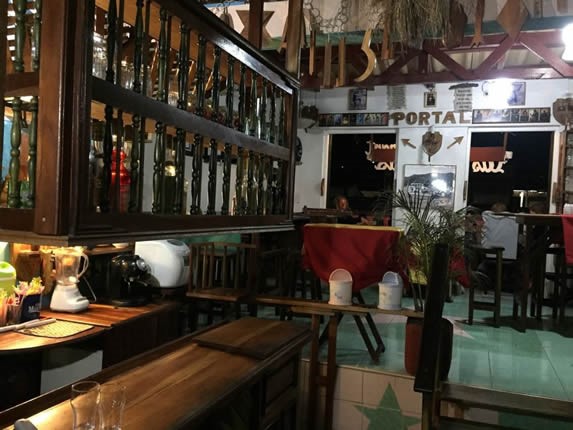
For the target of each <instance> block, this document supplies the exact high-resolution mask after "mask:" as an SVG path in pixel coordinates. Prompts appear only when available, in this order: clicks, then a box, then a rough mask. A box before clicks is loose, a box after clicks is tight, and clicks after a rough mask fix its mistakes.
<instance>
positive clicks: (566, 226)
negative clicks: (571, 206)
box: [561, 215, 573, 265]
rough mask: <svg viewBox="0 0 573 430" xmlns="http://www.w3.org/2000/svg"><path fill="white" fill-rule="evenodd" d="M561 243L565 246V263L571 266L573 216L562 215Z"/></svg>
mask: <svg viewBox="0 0 573 430" xmlns="http://www.w3.org/2000/svg"><path fill="white" fill-rule="evenodd" d="M561 222H562V223H563V242H564V244H565V261H566V262H567V264H568V265H569V264H573V215H562V216H561Z"/></svg>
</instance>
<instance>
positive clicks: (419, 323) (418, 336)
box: [404, 318, 454, 381]
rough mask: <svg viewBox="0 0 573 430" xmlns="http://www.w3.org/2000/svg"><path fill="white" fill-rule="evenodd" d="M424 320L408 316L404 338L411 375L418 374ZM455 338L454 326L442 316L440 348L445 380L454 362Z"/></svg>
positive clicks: (443, 378)
mask: <svg viewBox="0 0 573 430" xmlns="http://www.w3.org/2000/svg"><path fill="white" fill-rule="evenodd" d="M423 328H424V320H423V319H421V318H408V320H407V321H406V336H405V338H404V341H405V346H404V367H405V368H406V372H407V373H408V374H409V375H412V376H416V372H417V371H418V364H419V361H420V349H421V347H422V331H423ZM453 339H454V326H453V325H452V323H451V322H450V321H448V320H447V319H444V318H442V346H441V348H440V351H441V354H442V361H441V363H440V380H442V381H443V380H445V379H446V378H447V377H448V373H449V372H450V365H451V364H452V347H453Z"/></svg>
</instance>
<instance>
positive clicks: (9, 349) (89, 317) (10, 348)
mask: <svg viewBox="0 0 573 430" xmlns="http://www.w3.org/2000/svg"><path fill="white" fill-rule="evenodd" d="M174 306H177V305H176V304H174V303H162V304H149V305H146V306H141V307H137V308H117V307H114V306H110V305H100V304H90V306H89V308H88V309H87V310H86V311H84V312H80V313H75V314H74V313H65V312H52V311H47V310H46V311H44V310H42V311H41V312H40V316H41V317H42V318H55V319H56V320H61V321H71V322H78V323H84V324H90V325H92V326H93V327H92V328H90V329H89V330H86V331H83V332H81V333H78V334H76V335H73V336H67V337H62V338H50V337H41V336H31V335H27V334H23V333H18V332H15V331H11V332H5V333H0V355H6V354H14V353H22V352H29V351H32V350H39V349H42V348H50V347H53V346H60V345H64V344H70V343H74V342H78V341H81V340H85V339H88V338H89V337H94V336H97V335H99V334H102V333H103V332H105V331H106V330H108V329H109V328H111V327H113V326H117V325H119V324H122V323H125V322H127V321H133V320H134V319H136V318H140V317H142V316H144V315H149V314H152V313H154V312H158V311H161V310H164V309H165V308H166V307H174Z"/></svg>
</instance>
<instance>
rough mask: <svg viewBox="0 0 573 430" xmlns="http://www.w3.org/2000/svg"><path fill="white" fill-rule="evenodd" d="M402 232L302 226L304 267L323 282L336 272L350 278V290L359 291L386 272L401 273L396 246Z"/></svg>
mask: <svg viewBox="0 0 573 430" xmlns="http://www.w3.org/2000/svg"><path fill="white" fill-rule="evenodd" d="M401 232H402V230H401V229H399V228H396V227H376V226H363V225H343V224H307V225H305V226H304V260H303V264H305V266H306V267H308V268H310V269H312V271H313V272H314V273H315V274H316V275H317V276H318V277H319V278H320V279H322V280H324V281H328V278H329V276H330V274H331V273H332V271H333V270H335V269H346V270H348V271H349V272H350V273H351V274H352V279H353V280H354V283H353V285H352V289H353V290H354V291H359V290H361V289H362V288H364V287H367V286H369V285H371V284H374V283H376V282H379V281H381V280H382V276H384V273H386V272H387V271H389V270H392V271H395V272H400V271H401V267H400V264H399V261H398V258H397V253H396V249H395V248H396V245H397V243H398V238H399V237H400V235H401V234H402V233H401Z"/></svg>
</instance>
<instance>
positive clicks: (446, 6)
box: [372, 0, 457, 48]
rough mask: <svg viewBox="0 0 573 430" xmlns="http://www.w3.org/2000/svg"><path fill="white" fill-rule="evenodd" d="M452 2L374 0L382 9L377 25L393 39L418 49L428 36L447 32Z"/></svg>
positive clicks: (436, 0)
mask: <svg viewBox="0 0 573 430" xmlns="http://www.w3.org/2000/svg"><path fill="white" fill-rule="evenodd" d="M456 3H457V2H456ZM450 4H451V2H450V0H372V5H373V7H374V8H380V10H381V11H382V13H381V15H380V17H379V20H378V25H379V26H380V27H381V28H383V29H384V31H385V32H388V33H389V34H391V35H392V39H393V41H395V42H398V43H401V44H402V45H407V46H412V47H415V48H420V47H421V45H422V42H423V41H424V39H426V38H428V37H444V36H445V35H446V34H447V29H448V25H449V21H450Z"/></svg>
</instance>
